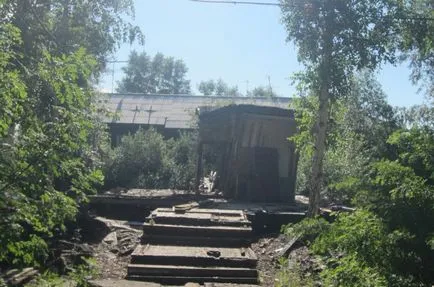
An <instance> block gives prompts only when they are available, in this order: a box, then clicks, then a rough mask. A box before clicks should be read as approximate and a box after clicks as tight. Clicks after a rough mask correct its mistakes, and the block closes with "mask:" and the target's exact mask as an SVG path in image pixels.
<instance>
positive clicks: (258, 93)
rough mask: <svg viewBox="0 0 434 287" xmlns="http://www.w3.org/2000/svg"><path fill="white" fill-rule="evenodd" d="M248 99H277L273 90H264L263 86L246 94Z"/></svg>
mask: <svg viewBox="0 0 434 287" xmlns="http://www.w3.org/2000/svg"><path fill="white" fill-rule="evenodd" d="M247 96H248V97H253V98H274V97H277V95H276V94H275V93H274V92H273V90H272V89H271V87H270V88H266V87H263V86H258V87H256V88H254V89H253V90H252V91H249V92H248V93H247Z"/></svg>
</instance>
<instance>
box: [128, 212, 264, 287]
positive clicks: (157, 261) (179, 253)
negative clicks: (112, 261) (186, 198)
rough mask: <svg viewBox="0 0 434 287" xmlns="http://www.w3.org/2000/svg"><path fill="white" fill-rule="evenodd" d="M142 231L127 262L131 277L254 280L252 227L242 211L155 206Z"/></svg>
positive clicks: (179, 281) (169, 280)
mask: <svg viewBox="0 0 434 287" xmlns="http://www.w3.org/2000/svg"><path fill="white" fill-rule="evenodd" d="M143 234H144V235H143V240H142V241H143V242H142V244H141V245H139V246H138V247H137V248H136V249H135V251H134V252H133V254H132V258H131V263H130V264H129V265H128V279H130V280H142V281H151V282H159V283H163V284H183V283H186V282H198V283H205V282H227V283H244V284H256V283H257V277H258V273H257V270H256V265H257V258H256V255H255V254H254V252H253V251H252V250H251V249H250V248H249V243H250V239H251V237H252V228H251V223H250V221H249V220H247V217H246V215H245V214H244V212H243V211H240V210H219V209H200V208H192V209H187V208H186V209H176V207H175V208H173V209H170V208H158V209H156V210H154V211H153V212H152V213H151V214H150V216H149V217H148V218H147V221H146V222H145V223H144V225H143Z"/></svg>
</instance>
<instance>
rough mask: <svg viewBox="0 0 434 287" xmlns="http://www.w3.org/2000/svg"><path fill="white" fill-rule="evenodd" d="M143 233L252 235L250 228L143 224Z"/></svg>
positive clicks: (219, 236) (222, 236)
mask: <svg viewBox="0 0 434 287" xmlns="http://www.w3.org/2000/svg"><path fill="white" fill-rule="evenodd" d="M143 233H144V234H146V235H166V236H195V237H215V238H217V237H218V238H224V237H230V238H246V237H249V236H251V235H252V228H251V227H232V226H190V225H174V224H158V223H144V224H143Z"/></svg>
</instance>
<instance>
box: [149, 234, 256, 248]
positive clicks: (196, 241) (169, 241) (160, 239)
mask: <svg viewBox="0 0 434 287" xmlns="http://www.w3.org/2000/svg"><path fill="white" fill-rule="evenodd" d="M142 243H143V244H160V245H178V246H200V247H204V246H205V247H206V246H208V247H248V246H249V245H250V243H251V237H250V236H248V237H246V238H230V237H221V238H215V237H203V236H202V237H195V236H170V235H153V234H143V236H142Z"/></svg>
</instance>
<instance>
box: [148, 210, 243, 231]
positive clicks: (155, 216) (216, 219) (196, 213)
mask: <svg viewBox="0 0 434 287" xmlns="http://www.w3.org/2000/svg"><path fill="white" fill-rule="evenodd" d="M147 222H148V223H150V222H154V223H158V224H180V225H194V226H233V227H250V226H251V222H250V221H249V220H248V219H247V216H246V215H245V214H244V212H242V211H240V210H219V209H217V210H216V209H199V208H194V209H191V210H187V211H185V212H181V213H179V212H175V211H174V210H173V209H171V208H157V209H156V210H154V211H152V213H151V214H150V215H149V216H148V217H147Z"/></svg>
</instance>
